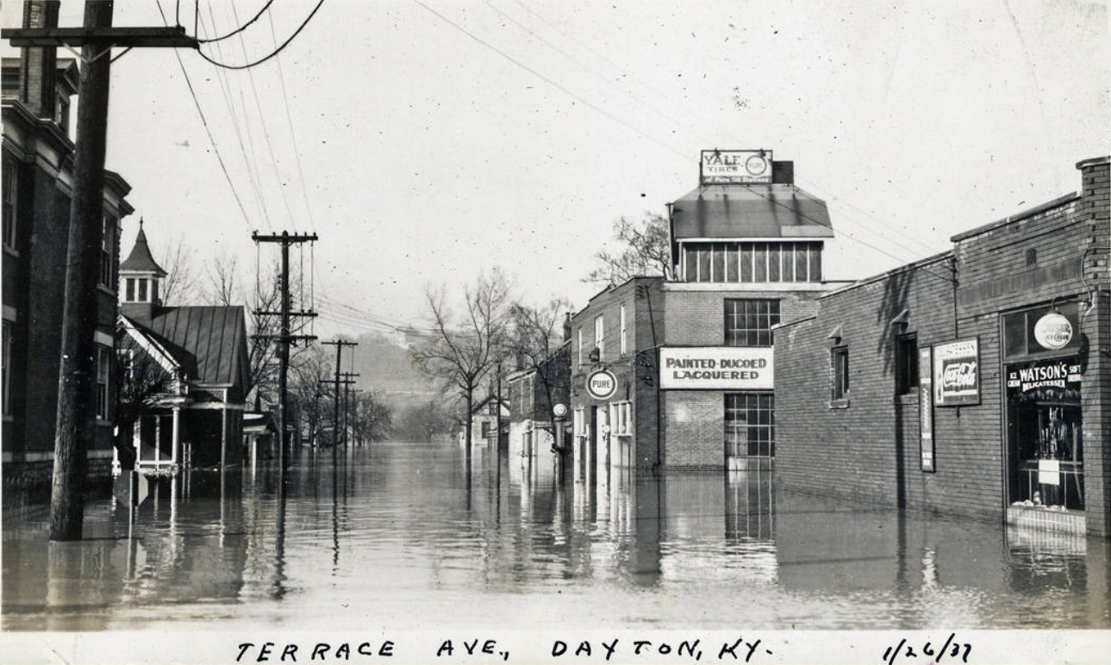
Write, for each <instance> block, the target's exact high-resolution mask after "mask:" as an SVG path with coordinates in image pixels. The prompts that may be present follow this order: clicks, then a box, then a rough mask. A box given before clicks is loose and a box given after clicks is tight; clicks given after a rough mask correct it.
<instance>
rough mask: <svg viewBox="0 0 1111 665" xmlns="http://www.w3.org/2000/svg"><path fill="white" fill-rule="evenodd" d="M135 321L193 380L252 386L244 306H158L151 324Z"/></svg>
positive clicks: (224, 384) (203, 382) (206, 382)
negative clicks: (248, 364)
mask: <svg viewBox="0 0 1111 665" xmlns="http://www.w3.org/2000/svg"><path fill="white" fill-rule="evenodd" d="M135 325H136V326H137V327H141V328H143V329H144V330H145V331H146V332H148V333H150V334H151V335H153V336H154V337H155V339H157V340H158V341H159V343H160V344H161V346H162V347H163V348H164V349H165V350H166V351H168V352H169V353H170V355H172V356H173V357H174V359H175V360H177V361H178V363H179V364H180V365H181V367H182V369H184V370H185V373H186V375H187V376H188V377H189V379H190V380H191V381H195V382H198V383H201V384H208V385H215V386H239V387H242V388H243V389H244V390H246V389H248V388H249V387H250V386H248V385H247V383H248V381H249V378H248V377H249V370H248V367H247V324H246V321H245V319H244V316H243V308H242V307H239V306H235V307H219V306H189V307H156V308H154V311H153V313H152V316H151V322H150V324H149V325H139V324H135Z"/></svg>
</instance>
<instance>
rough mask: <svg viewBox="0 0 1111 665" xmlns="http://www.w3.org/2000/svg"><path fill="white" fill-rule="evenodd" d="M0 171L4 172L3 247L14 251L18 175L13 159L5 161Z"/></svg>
mask: <svg viewBox="0 0 1111 665" xmlns="http://www.w3.org/2000/svg"><path fill="white" fill-rule="evenodd" d="M0 169H2V170H3V172H4V174H3V179H4V203H3V205H4V208H3V213H2V214H3V217H4V247H8V248H10V249H15V241H16V225H15V197H16V193H17V190H18V188H19V180H18V177H19V174H18V172H17V170H16V162H15V160H14V159H5V160H4V163H3V165H2V166H0Z"/></svg>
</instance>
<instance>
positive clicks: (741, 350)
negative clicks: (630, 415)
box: [660, 346, 775, 390]
mask: <svg viewBox="0 0 1111 665" xmlns="http://www.w3.org/2000/svg"><path fill="white" fill-rule="evenodd" d="M772 356H773V352H772V349H771V348H769V347H739V346H671V347H664V348H662V349H660V388H663V389H664V390H771V389H773V388H775V372H774V368H773V357H772Z"/></svg>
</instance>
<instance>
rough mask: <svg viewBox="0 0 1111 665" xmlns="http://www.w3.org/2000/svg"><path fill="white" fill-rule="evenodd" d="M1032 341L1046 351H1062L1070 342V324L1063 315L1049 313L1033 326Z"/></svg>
mask: <svg viewBox="0 0 1111 665" xmlns="http://www.w3.org/2000/svg"><path fill="white" fill-rule="evenodd" d="M1034 339H1036V340H1037V341H1038V344H1041V345H1042V346H1044V347H1045V348H1047V349H1055V350H1056V349H1063V348H1065V347H1066V346H1068V344H1069V342H1071V341H1072V324H1071V323H1069V320H1068V319H1067V318H1065V317H1064V316H1063V315H1061V314H1058V313H1057V312H1050V313H1049V314H1046V315H1045V316H1043V317H1042V318H1040V319H1038V322H1037V323H1035V324H1034Z"/></svg>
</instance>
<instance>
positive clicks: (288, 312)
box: [251, 231, 317, 482]
mask: <svg viewBox="0 0 1111 665" xmlns="http://www.w3.org/2000/svg"><path fill="white" fill-rule="evenodd" d="M251 239H252V240H254V241H255V242H256V243H259V242H275V243H279V244H281V246H282V274H281V291H282V293H281V297H282V307H281V309H280V310H279V311H277V312H268V311H263V310H259V311H258V312H256V314H257V315H258V316H280V317H281V330H280V331H279V333H278V334H277V335H270V336H269V337H270V339H272V340H274V341H276V342H277V343H278V427H279V428H280V429H279V433H278V439H279V441H280V442H281V443H280V450H279V451H278V468H279V469H281V470H282V472H283V482H284V472H285V470H286V465H287V463H288V460H287V459H286V454H285V452H286V445H287V443H288V438H289V433H288V432H286V421H287V419H288V416H289V411H288V409H289V403H288V394H287V393H288V389H289V387H288V379H289V347H290V345H291V344H293V343H295V342H297V341H299V340H304V341H306V342H309V341H312V340H314V339H316V337H315V336H314V335H294V334H292V332H291V331H290V326H289V320H290V318H291V317H294V316H296V317H312V316H316V312H313V311H310V310H306V309H300V310H298V311H296V312H294V311H292V307H293V305H292V304H291V303H290V294H289V246H290V245H295V244H298V243H303V242H316V241H317V236H316V234H315V233H290V232H289V231H282V232H281V233H280V234H271V235H260V234H258V233H253V234H251Z"/></svg>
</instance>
